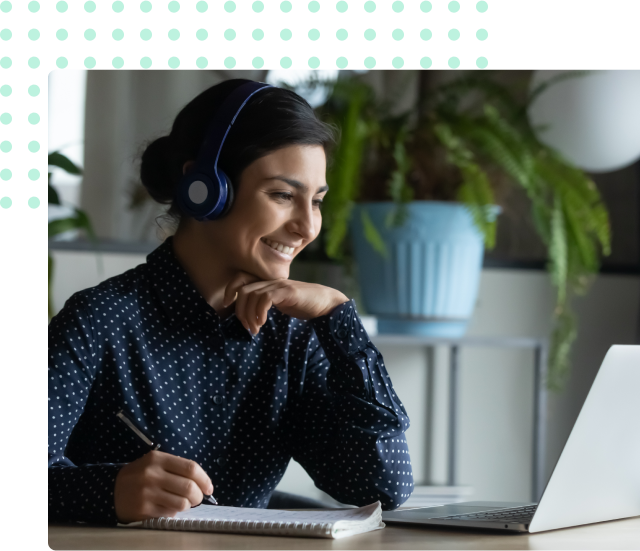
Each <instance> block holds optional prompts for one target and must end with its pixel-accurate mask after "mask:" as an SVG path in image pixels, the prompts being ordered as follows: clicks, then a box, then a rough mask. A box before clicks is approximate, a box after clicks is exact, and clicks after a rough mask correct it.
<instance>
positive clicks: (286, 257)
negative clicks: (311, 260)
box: [260, 239, 293, 262]
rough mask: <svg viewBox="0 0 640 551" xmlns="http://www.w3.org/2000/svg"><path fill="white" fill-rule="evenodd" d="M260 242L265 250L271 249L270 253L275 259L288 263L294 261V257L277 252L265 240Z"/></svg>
mask: <svg viewBox="0 0 640 551" xmlns="http://www.w3.org/2000/svg"><path fill="white" fill-rule="evenodd" d="M260 242H261V243H262V244H263V245H264V246H265V248H267V249H269V251H270V252H271V254H272V255H273V257H274V258H277V259H279V260H284V261H286V262H291V260H293V256H292V255H290V254H286V253H283V252H282V253H281V252H280V251H277V250H276V249H274V248H273V247H271V246H270V245H267V243H266V242H265V241H264V240H262V239H261V240H260Z"/></svg>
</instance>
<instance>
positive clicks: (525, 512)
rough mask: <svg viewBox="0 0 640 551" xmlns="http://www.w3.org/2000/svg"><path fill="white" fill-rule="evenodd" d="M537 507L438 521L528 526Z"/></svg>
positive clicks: (451, 517)
mask: <svg viewBox="0 0 640 551" xmlns="http://www.w3.org/2000/svg"><path fill="white" fill-rule="evenodd" d="M537 507H538V506H537V505H527V506H525V507H514V508H513V509H500V510H498V511H484V512H482V513H473V514H469V515H452V516H450V517H441V518H439V519H438V520H489V521H492V522H511V523H523V524H528V523H529V522H531V519H532V518H533V514H534V513H535V512H536V508H537Z"/></svg>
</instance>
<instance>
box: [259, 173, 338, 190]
mask: <svg viewBox="0 0 640 551" xmlns="http://www.w3.org/2000/svg"><path fill="white" fill-rule="evenodd" d="M265 180H282V181H283V182H284V183H285V184H289V185H290V186H291V187H293V188H296V189H300V190H302V191H308V189H309V186H307V184H303V183H302V182H301V181H300V180H294V179H293V178H287V177H286V176H271V177H270V178H265ZM328 190H329V186H328V185H327V184H325V185H324V186H320V187H319V188H318V189H317V190H316V193H322V192H323V191H328Z"/></svg>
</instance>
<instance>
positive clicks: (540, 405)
mask: <svg viewBox="0 0 640 551" xmlns="http://www.w3.org/2000/svg"><path fill="white" fill-rule="evenodd" d="M371 341H372V342H373V343H374V344H375V345H378V344H382V345H384V344H388V345H401V346H412V345H413V346H425V347H432V346H437V345H446V346H448V347H449V349H450V356H449V358H450V360H449V439H448V440H449V441H448V446H447V447H448V450H447V455H448V458H447V459H448V468H447V471H448V473H447V484H448V485H449V486H455V485H456V477H455V465H456V456H457V442H456V440H457V429H458V426H457V425H458V422H457V418H458V413H457V410H458V405H457V396H458V372H459V368H458V355H459V349H460V347H461V346H494V347H504V348H525V349H527V348H528V349H530V350H533V365H534V384H533V387H534V388H533V392H534V397H533V448H532V450H533V451H532V458H531V501H533V502H539V501H540V498H541V497H542V492H543V491H544V487H545V481H546V479H545V464H544V459H545V443H546V410H547V381H546V374H547V356H548V342H547V340H546V339H534V338H520V337H472V336H468V337H460V338H458V339H446V338H435V337H423V336H419V335H389V334H383V333H381V334H378V335H374V336H372V337H371ZM428 390H429V389H428Z"/></svg>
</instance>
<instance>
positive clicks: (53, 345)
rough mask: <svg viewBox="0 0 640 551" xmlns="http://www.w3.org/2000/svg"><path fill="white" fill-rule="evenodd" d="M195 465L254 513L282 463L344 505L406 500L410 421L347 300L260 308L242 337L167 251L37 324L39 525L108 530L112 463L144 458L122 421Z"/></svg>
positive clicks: (221, 493)
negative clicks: (44, 392)
mask: <svg viewBox="0 0 640 551" xmlns="http://www.w3.org/2000/svg"><path fill="white" fill-rule="evenodd" d="M121 408H122V409H124V411H125V413H126V414H127V415H128V416H129V417H130V418H132V419H134V420H135V421H136V422H137V424H138V425H139V426H140V427H141V428H143V429H144V430H145V431H146V432H147V433H148V434H149V436H150V437H151V438H152V439H153V440H154V441H156V442H159V443H160V444H161V448H160V449H161V451H165V452H167V453H172V454H175V455H178V456H181V457H185V458H188V459H192V460H194V461H197V462H198V463H199V464H200V465H201V466H202V468H203V469H204V470H205V471H206V472H207V474H208V475H209V476H210V478H211V480H212V482H213V485H214V487H215V490H214V495H215V497H216V499H217V500H218V503H220V504H221V505H228V506H237V507H266V505H267V503H268V501H269V498H270V496H271V494H272V492H273V490H274V489H275V487H276V486H277V484H278V482H279V481H280V479H281V478H282V475H283V474H284V472H285V469H286V468H287V465H288V463H289V460H290V459H291V458H293V459H295V460H296V461H298V462H299V463H300V464H301V465H302V466H303V467H304V469H305V470H306V471H307V473H309V475H310V476H311V477H312V479H313V480H314V482H315V484H316V486H317V487H318V488H320V489H321V490H324V491H325V492H327V493H328V494H329V495H331V496H332V497H333V498H335V499H336V500H338V501H340V502H342V503H348V504H354V505H365V504H368V503H372V502H375V501H377V500H380V501H381V502H382V507H383V509H394V508H396V507H398V506H399V505H401V504H402V503H403V502H404V501H405V500H406V499H407V498H408V497H409V495H410V494H411V492H412V490H413V476H412V470H411V461H410V459H409V452H408V449H407V443H406V440H405V435H404V433H405V431H406V429H407V428H408V427H409V418H408V417H407V413H406V411H405V408H404V406H403V405H402V403H401V402H400V400H399V398H398V396H397V395H396V393H395V392H394V390H393V386H392V385H391V380H390V379H389V376H388V374H387V371H386V369H385V366H384V363H383V359H382V356H381V354H380V352H379V351H378V350H377V349H376V347H375V346H374V345H373V344H372V343H371V341H370V340H369V338H368V336H367V333H366V332H365V330H364V328H363V326H362V323H361V321H360V319H359V317H358V314H357V312H356V308H355V303H354V301H353V300H351V301H348V302H345V303H344V304H342V305H339V306H338V307H336V308H335V309H334V310H333V311H332V312H331V313H330V314H328V315H326V316H321V317H318V318H315V319H313V320H310V321H302V320H298V319H296V318H292V317H290V316H287V315H285V314H283V313H282V312H280V311H279V310H277V309H276V308H275V307H272V308H271V309H270V310H269V313H268V319H267V322H266V323H265V324H264V326H263V327H262V328H261V330H260V332H259V333H258V335H257V336H255V337H253V338H252V337H251V335H250V334H249V333H248V331H247V330H246V329H244V327H243V326H242V324H241V323H240V321H239V320H238V319H237V318H236V317H235V315H233V314H232V315H231V316H229V317H228V318H226V319H224V320H223V319H220V317H219V316H218V315H217V314H216V312H215V310H214V309H213V308H211V306H209V304H208V303H207V302H206V300H205V299H204V298H203V297H202V295H200V293H199V292H198V291H197V289H196V288H195V286H194V285H193V283H192V282H191V280H190V279H189V277H188V275H187V273H186V272H185V270H184V269H183V268H182V266H181V265H180V263H179V262H178V260H177V258H176V257H175V256H174V254H173V249H172V238H169V239H167V240H166V241H165V242H164V243H163V244H162V245H160V246H159V247H158V248H157V249H156V250H154V251H153V252H152V253H151V254H150V255H149V256H148V257H147V262H146V263H145V264H141V265H139V266H137V267H136V268H133V269H131V270H128V271H127V272H125V273H123V274H121V275H118V276H116V277H112V278H110V279H108V280H106V281H104V282H102V283H101V284H99V285H97V286H96V287H92V288H90V289H85V290H83V291H80V292H78V293H75V294H74V295H73V296H72V297H71V298H70V299H69V300H68V301H67V302H66V304H65V305H64V308H63V309H62V310H61V311H60V313H59V314H58V315H56V316H55V317H54V318H53V319H52V320H51V323H50V324H49V519H50V520H81V521H88V522H98V523H105V524H115V523H116V522H117V519H116V515H115V508H114V502H113V490H114V483H115V478H116V475H117V474H118V471H119V470H120V468H121V467H122V465H123V464H126V463H128V462H131V461H133V460H135V459H137V458H139V457H141V456H142V455H143V454H144V453H146V452H147V451H148V448H147V447H146V445H145V444H143V443H142V442H141V441H140V440H139V439H138V438H137V437H136V436H135V435H133V433H132V432H130V430H129V429H128V428H127V427H126V426H125V425H124V424H123V423H122V422H121V421H120V420H119V419H118V418H117V417H116V413H117V412H118V411H119V410H120V409H121Z"/></svg>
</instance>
